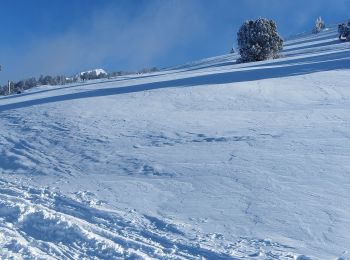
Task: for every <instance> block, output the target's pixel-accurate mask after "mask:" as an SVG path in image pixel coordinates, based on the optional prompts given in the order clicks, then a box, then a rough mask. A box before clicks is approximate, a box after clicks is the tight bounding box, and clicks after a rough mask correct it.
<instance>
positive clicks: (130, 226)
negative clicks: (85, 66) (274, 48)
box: [0, 28, 350, 260]
mask: <svg viewBox="0 0 350 260" xmlns="http://www.w3.org/2000/svg"><path fill="white" fill-rule="evenodd" d="M281 56H282V57H281V58H280V59H277V60H269V61H263V62H255V63H249V64H248V63H245V64H238V63H236V59H237V58H239V57H238V55H236V54H229V55H224V56H220V57H213V58H209V59H204V60H201V61H197V62H192V63H189V64H185V65H182V66H177V67H174V68H170V69H167V70H162V71H159V72H156V73H152V74H143V75H129V76H121V77H117V78H114V79H108V80H107V79H104V80H95V81H92V82H85V83H75V84H72V85H68V86H57V87H52V86H51V87H47V86H42V87H39V88H36V89H31V90H29V91H26V92H24V93H22V94H20V95H16V96H6V97H1V98H0V144H1V146H0V173H1V177H0V248H1V250H0V258H5V259H6V258H14V259H22V258H25V259H35V258H36V259H50V258H52V259H127V258H129V259H149V258H155V259H298V260H303V259H304V260H305V259H339V260H340V259H349V257H350V254H349V250H350V243H349V241H350V113H349V110H350V87H349V79H350V45H349V43H348V42H341V41H339V40H338V34H337V28H330V29H325V30H323V31H321V32H320V33H319V34H317V35H312V34H310V35H302V36H299V37H294V38H292V39H289V40H287V41H286V42H285V45H284V51H283V52H282V53H281Z"/></svg>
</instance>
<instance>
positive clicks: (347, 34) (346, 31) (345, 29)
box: [338, 22, 350, 41]
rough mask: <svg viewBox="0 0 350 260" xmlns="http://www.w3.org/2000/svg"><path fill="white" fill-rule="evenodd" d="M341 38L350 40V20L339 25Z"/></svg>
mask: <svg viewBox="0 0 350 260" xmlns="http://www.w3.org/2000/svg"><path fill="white" fill-rule="evenodd" d="M338 32H339V39H340V40H342V41H350V22H348V23H342V24H339V25H338Z"/></svg>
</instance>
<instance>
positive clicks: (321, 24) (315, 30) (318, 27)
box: [312, 16, 326, 34]
mask: <svg viewBox="0 0 350 260" xmlns="http://www.w3.org/2000/svg"><path fill="white" fill-rule="evenodd" d="M324 28H326V24H325V23H324V21H323V20H322V18H321V16H320V17H318V18H317V19H316V21H315V26H314V28H313V29H312V33H314V34H316V33H319V32H321V31H322V30H323V29H324Z"/></svg>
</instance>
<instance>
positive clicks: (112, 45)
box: [1, 1, 204, 79]
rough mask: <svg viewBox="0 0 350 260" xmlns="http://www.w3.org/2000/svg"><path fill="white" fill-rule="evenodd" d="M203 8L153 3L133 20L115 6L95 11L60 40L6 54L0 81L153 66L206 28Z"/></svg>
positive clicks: (192, 3) (189, 3)
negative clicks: (106, 66) (106, 67)
mask: <svg viewBox="0 0 350 260" xmlns="http://www.w3.org/2000/svg"><path fill="white" fill-rule="evenodd" d="M199 8H201V5H200V4H198V2H196V1H153V2H149V4H146V5H145V6H144V8H143V9H142V11H140V10H137V11H135V12H134V13H132V14H131V15H130V14H125V13H123V11H122V10H119V11H118V10H116V9H115V8H114V7H113V6H110V7H108V8H104V9H100V10H96V11H95V12H94V14H93V15H92V16H91V18H90V19H89V22H88V23H87V24H84V25H83V26H78V27H76V26H75V25H74V24H73V25H72V26H71V28H69V30H67V31H66V32H64V33H62V34H60V35H56V36H54V37H50V38H42V39H40V40H38V41H35V42H32V43H31V44H30V46H28V47H27V48H26V50H25V51H24V52H23V53H15V52H11V51H10V52H6V53H3V55H1V56H2V57H3V58H5V60H6V66H7V68H8V69H7V70H5V71H4V73H3V75H1V76H2V79H4V77H6V76H7V77H8V78H15V79H16V78H17V79H18V78H19V77H28V76H32V75H34V76H36V75H39V74H41V73H42V74H60V73H72V72H74V71H79V70H81V69H88V68H93V67H95V66H102V65H103V64H106V63H110V64H119V66H120V67H119V68H115V69H116V70H118V69H124V68H141V67H144V66H151V65H154V63H157V61H159V60H161V59H162V58H163V56H165V55H169V54H170V53H171V52H172V51H173V49H174V48H176V46H178V45H181V44H183V43H184V42H186V41H187V40H188V39H189V38H190V37H189V36H190V34H193V33H194V32H198V33H199V32H200V31H201V30H202V29H203V28H204V21H203V20H201V19H200V17H199V16H197V15H196V11H198V9H199ZM131 12H132V11H131ZM2 62H3V61H2Z"/></svg>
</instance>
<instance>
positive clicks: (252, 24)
mask: <svg viewBox="0 0 350 260" xmlns="http://www.w3.org/2000/svg"><path fill="white" fill-rule="evenodd" d="M237 40H238V47H239V53H240V55H241V58H240V60H239V61H240V62H251V61H262V60H267V59H276V58H278V56H279V55H278V54H279V52H280V51H281V50H282V49H283V39H282V38H281V37H280V36H279V35H278V33H277V26H276V24H275V22H274V21H272V20H268V19H265V18H259V19H257V20H256V21H252V20H251V21H246V22H245V23H244V24H243V25H242V26H241V28H240V29H239V31H238V33H237Z"/></svg>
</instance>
